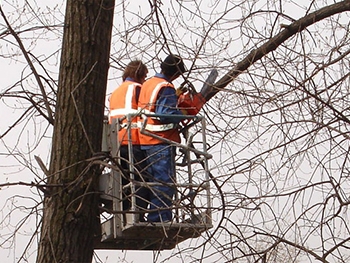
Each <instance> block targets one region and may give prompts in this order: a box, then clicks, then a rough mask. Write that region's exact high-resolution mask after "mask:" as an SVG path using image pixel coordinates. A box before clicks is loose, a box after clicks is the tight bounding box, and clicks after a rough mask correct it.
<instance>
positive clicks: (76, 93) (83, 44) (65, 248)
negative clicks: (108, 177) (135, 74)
mask: <svg viewBox="0 0 350 263" xmlns="http://www.w3.org/2000/svg"><path fill="white" fill-rule="evenodd" d="M113 12H114V0H67V7H66V16H65V28H64V35H63V46H62V55H61V65H60V75H59V87H58V94H57V102H56V111H55V124H54V134H53V141H52V152H51V162H50V169H49V176H48V178H47V183H48V185H49V187H48V188H47V195H46V197H45V199H44V207H43V208H44V211H43V220H42V229H41V237H40V243H39V250H38V256H37V262H38V263H44V262H49V263H52V262H70V263H72V262H79V263H82V262H91V260H92V255H93V243H94V238H96V233H97V232H98V229H99V212H98V198H97V197H98V195H97V193H96V192H97V191H96V190H97V182H98V167H96V166H95V165H92V160H91V157H92V156H93V155H94V153H96V152H99V151H100V145H101V137H102V121H103V114H104V104H105V93H106V84H107V73H108V67H109V52H110V43H111V31H112V24H113ZM52 185H57V186H56V187H52Z"/></svg>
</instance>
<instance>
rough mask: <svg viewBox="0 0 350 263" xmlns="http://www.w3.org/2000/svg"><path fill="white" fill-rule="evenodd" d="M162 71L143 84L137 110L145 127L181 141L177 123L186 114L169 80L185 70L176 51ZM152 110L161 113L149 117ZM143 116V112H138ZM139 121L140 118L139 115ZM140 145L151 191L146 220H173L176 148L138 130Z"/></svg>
mask: <svg viewBox="0 0 350 263" xmlns="http://www.w3.org/2000/svg"><path fill="white" fill-rule="evenodd" d="M160 67H161V73H157V74H156V75H155V76H154V77H152V78H150V79H148V80H147V81H145V82H144V83H143V85H142V89H141V93H140V98H139V103H138V106H139V110H140V111H142V112H143V113H145V114H150V116H149V117H147V124H146V125H145V130H146V131H147V132H150V133H152V134H155V135H156V136H159V137H161V138H164V139H167V140H171V141H174V142H180V135H179V127H178V124H179V122H180V121H181V120H183V119H185V118H186V117H185V116H184V115H183V113H182V112H181V110H179V109H178V108H177V103H178V102H177V100H178V97H177V95H176V90H175V87H174V85H173V84H172V81H174V80H175V79H177V78H178V77H179V76H180V75H181V74H183V73H184V72H186V68H185V65H184V62H183V60H182V59H181V57H180V56H178V55H172V54H171V55H169V56H167V57H166V58H165V60H164V61H163V62H162V63H161V65H160ZM152 114H160V115H163V116H159V115H158V116H156V117H152V116H151V115H152ZM141 116H142V115H141ZM140 121H143V120H142V119H141V120H140ZM139 139H140V144H141V149H142V150H143V151H144V152H145V155H146V156H147V164H148V168H147V171H148V174H149V175H150V179H149V180H150V182H153V183H155V184H153V185H152V187H151V191H150V210H149V213H148V216H147V221H149V222H167V221H170V220H172V212H171V208H170V207H171V205H172V199H173V197H174V194H175V191H176V188H175V185H174V184H175V154H176V152H175V151H176V148H175V146H173V145H171V143H168V142H165V141H163V140H162V139H159V138H154V137H152V136H150V135H146V134H142V133H140V136H139Z"/></svg>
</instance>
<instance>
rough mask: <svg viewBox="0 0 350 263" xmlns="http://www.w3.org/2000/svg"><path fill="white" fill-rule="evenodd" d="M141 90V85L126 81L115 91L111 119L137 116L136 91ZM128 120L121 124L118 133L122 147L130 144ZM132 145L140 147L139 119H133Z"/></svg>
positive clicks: (110, 105) (110, 103)
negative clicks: (131, 115)
mask: <svg viewBox="0 0 350 263" xmlns="http://www.w3.org/2000/svg"><path fill="white" fill-rule="evenodd" d="M140 88H141V84H139V83H136V82H133V81H124V82H123V83H122V84H121V85H120V86H119V87H118V88H117V89H115V90H114V91H113V93H112V95H111V97H110V100H109V109H110V111H109V117H110V120H111V119H112V118H122V117H124V116H125V115H126V114H137V101H136V90H137V89H140ZM127 128H128V127H127V119H125V120H123V121H122V123H121V129H120V131H119V133H118V140H119V142H120V144H121V145H127V144H128V141H129V140H128V133H127ZM130 128H131V143H132V144H135V145H139V144H140V141H139V133H138V128H137V117H136V116H134V117H132V119H131V127H130Z"/></svg>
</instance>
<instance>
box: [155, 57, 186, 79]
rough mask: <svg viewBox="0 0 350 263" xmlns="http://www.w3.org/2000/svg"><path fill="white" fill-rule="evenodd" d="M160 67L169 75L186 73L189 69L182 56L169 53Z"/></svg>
mask: <svg viewBox="0 0 350 263" xmlns="http://www.w3.org/2000/svg"><path fill="white" fill-rule="evenodd" d="M160 68H161V69H162V71H163V72H164V73H165V74H167V75H171V76H172V75H175V74H176V73H180V74H181V73H185V72H186V71H187V70H186V68H185V64H184V62H183V61H182V58H181V57H180V56H178V55H173V54H171V55H169V56H167V57H166V58H165V59H164V61H163V62H162V63H161V64H160Z"/></svg>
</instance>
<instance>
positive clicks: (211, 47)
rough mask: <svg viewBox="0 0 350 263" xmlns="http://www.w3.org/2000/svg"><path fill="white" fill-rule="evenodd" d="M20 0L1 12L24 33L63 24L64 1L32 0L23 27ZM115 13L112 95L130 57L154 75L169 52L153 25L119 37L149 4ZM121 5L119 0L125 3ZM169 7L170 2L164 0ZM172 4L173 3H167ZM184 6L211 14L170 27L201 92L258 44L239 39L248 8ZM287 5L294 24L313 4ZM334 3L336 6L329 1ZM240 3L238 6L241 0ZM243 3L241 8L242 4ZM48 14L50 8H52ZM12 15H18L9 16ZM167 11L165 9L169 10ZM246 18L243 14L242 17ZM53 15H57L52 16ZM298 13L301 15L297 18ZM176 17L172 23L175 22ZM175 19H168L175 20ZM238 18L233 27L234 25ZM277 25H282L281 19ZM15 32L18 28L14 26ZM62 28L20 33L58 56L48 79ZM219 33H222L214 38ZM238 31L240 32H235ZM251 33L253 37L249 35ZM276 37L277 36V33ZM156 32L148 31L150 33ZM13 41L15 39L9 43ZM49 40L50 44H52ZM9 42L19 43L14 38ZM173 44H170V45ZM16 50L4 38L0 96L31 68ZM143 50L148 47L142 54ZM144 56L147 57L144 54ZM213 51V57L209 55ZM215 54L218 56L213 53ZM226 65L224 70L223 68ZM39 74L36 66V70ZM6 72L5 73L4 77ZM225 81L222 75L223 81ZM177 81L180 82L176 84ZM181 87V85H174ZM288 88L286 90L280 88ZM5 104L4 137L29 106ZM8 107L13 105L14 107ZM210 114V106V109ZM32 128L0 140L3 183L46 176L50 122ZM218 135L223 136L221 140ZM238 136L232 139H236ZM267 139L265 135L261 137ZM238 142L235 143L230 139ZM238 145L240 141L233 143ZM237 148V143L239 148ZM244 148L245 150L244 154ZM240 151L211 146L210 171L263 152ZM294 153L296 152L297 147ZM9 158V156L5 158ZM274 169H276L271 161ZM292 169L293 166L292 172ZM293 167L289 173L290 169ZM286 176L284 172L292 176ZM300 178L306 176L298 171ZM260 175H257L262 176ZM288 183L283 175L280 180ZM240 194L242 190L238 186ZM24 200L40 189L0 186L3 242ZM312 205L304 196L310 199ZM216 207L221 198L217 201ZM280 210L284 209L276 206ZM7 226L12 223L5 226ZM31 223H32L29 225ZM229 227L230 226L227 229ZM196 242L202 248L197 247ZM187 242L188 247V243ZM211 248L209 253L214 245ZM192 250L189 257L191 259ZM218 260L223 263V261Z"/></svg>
mask: <svg viewBox="0 0 350 263" xmlns="http://www.w3.org/2000/svg"><path fill="white" fill-rule="evenodd" d="M23 2H25V1H4V0H3V1H2V8H3V10H4V12H5V13H6V12H8V13H9V14H11V15H10V17H9V20H11V21H12V22H13V25H14V26H17V27H18V26H19V25H20V28H21V29H26V28H28V27H30V26H34V25H35V24H36V23H39V22H38V20H41V21H44V19H45V20H46V21H44V23H47V24H53V23H58V22H59V21H62V20H63V15H64V7H65V5H64V3H63V1H58V0H50V1H45V0H36V1H28V2H29V3H31V5H33V6H34V7H35V6H40V9H41V11H42V13H39V14H37V15H38V16H37V17H33V18H32V19H31V21H32V23H33V24H30V25H29V24H21V20H23V21H26V20H27V17H21V16H19V17H16V12H14V11H15V10H16V7H17V6H22V4H23ZM116 2H117V6H116V16H115V24H114V32H113V34H114V40H113V43H114V44H113V46H112V49H111V54H112V61H111V70H110V76H109V82H108V87H107V94H110V93H111V92H112V91H113V89H114V88H115V87H117V86H118V85H119V84H120V83H121V74H122V70H123V68H124V65H125V64H126V63H128V62H129V61H130V60H131V59H135V58H138V59H142V60H143V61H144V62H146V63H147V65H148V67H149V74H148V76H149V77H150V76H152V75H153V74H154V73H155V72H157V71H158V69H159V60H161V59H163V58H164V57H165V55H166V53H165V52H164V51H162V52H160V53H159V54H158V51H159V50H160V49H161V47H160V43H159V44H155V45H153V44H151V41H152V39H151V40H150V39H147V34H146V32H147V30H153V28H152V26H151V25H149V24H148V27H145V29H143V30H144V31H142V32H141V31H140V32H139V33H138V31H136V32H133V33H132V34H131V35H127V36H126V35H123V36H120V34H118V32H120V31H121V32H122V31H124V28H128V29H131V28H133V26H135V25H137V24H138V23H139V21H140V18H145V17H146V16H147V15H148V14H149V11H150V9H149V4H148V1H137V2H136V1H123V2H122V1H118V0H117V1H116ZM121 2H122V3H121ZM163 2H165V1H163ZM171 2H173V3H174V2H175V1H170V3H171ZM182 2H183V3H184V5H186V6H188V7H191V6H192V7H193V6H194V5H195V3H192V2H196V3H197V4H198V5H200V6H201V14H200V15H201V16H203V17H206V20H205V21H206V22H208V24H205V22H203V21H201V20H199V19H197V18H196V17H195V16H193V15H191V14H190V13H188V12H186V10H185V9H182V13H181V15H182V16H183V17H182V19H183V21H185V22H186V25H180V27H178V25H170V27H171V28H179V30H178V31H177V32H176V34H174V36H171V35H170V34H169V39H171V38H172V37H174V42H179V43H181V45H178V48H179V49H178V50H174V49H175V48H174V46H172V47H171V49H172V51H173V52H174V53H179V54H180V55H181V56H182V57H183V58H184V59H185V64H186V66H187V67H188V68H191V67H192V63H194V65H195V69H194V70H193V73H194V74H192V75H191V76H190V79H191V78H192V79H191V80H192V81H193V83H194V84H195V86H196V88H197V89H199V88H200V87H201V85H202V83H201V81H203V80H204V79H205V78H206V76H207V74H208V72H209V71H210V69H211V68H213V67H217V68H219V69H220V75H222V74H224V73H226V68H230V67H232V64H233V63H234V62H237V61H239V59H242V58H243V57H244V56H245V55H246V52H247V51H249V50H250V49H251V48H252V47H253V46H254V45H258V44H261V43H254V40H250V38H240V34H239V33H238V29H239V28H238V25H239V20H240V18H241V17H243V15H246V14H247V12H248V10H244V8H243V7H242V8H240V7H239V6H240V5H238V7H234V6H233V4H229V3H230V2H231V1H220V4H219V5H217V6H215V5H213V4H212V3H214V1H182ZM255 2H256V5H255V7H254V8H253V9H254V10H259V9H260V8H261V9H267V8H268V5H269V4H268V3H267V2H269V1H255ZM282 2H284V3H283V5H284V6H283V8H282V9H283V12H284V14H285V15H288V16H290V17H292V18H294V19H298V18H300V17H301V16H302V15H304V12H305V10H304V7H305V6H308V5H309V3H310V1H303V0H300V1H294V2H289V1H282ZM323 2H324V1H316V3H319V6H323V5H324V4H323ZM329 2H331V1H329ZM236 3H238V2H236ZM225 4H227V5H228V6H231V11H230V12H228V14H225V15H224V18H227V19H231V21H232V22H231V23H227V24H220V25H217V27H218V29H220V30H218V31H215V30H213V31H211V35H210V40H208V41H207V42H206V43H205V48H203V49H199V46H200V44H201V40H202V38H203V35H204V34H205V30H208V25H209V24H210V23H211V22H213V21H215V20H216V19H218V18H219V17H220V16H221V15H223V14H221V13H219V11H221V10H222V8H223V7H224V6H225ZM242 6H243V5H242ZM48 10H49V11H48ZM122 10H125V12H122ZM163 10H170V13H172V11H171V10H172V7H171V6H170V5H169V6H168V8H166V7H164V8H163ZM12 12H13V13H12ZM164 12H165V11H164ZM241 12H242V13H243V15H242V13H241ZM48 13H51V15H47V14H48ZM52 14H54V15H52ZM299 14H300V15H299ZM176 15H177V13H176V14H175V13H172V16H176ZM172 19H173V18H172ZM172 19H170V20H171V21H173V20H172ZM233 21H235V22H233ZM279 22H280V21H279ZM282 22H284V23H286V24H288V23H289V21H287V20H286V21H282ZM3 25H4V23H3V20H2V19H0V33H1V32H2V31H3ZM185 26H188V27H190V28H191V29H194V28H198V30H197V31H196V30H193V31H190V30H188V31H186V30H184V28H185ZM269 26H270V25H266V24H265V20H264V19H263V18H258V16H255V20H254V27H257V28H261V33H262V34H264V33H266V32H267V31H268V28H269ZM17 29H18V28H17ZM59 32H60V31H59V30H58V31H54V32H50V33H48V35H43V36H40V39H38V40H37V41H36V42H35V43H33V42H31V40H30V39H29V38H30V37H31V33H28V34H27V35H26V34H21V37H22V38H23V41H24V44H25V47H26V48H27V50H30V51H31V52H33V54H35V55H36V56H38V57H39V58H40V57H45V56H48V55H49V54H54V55H53V56H52V57H51V58H50V59H49V61H50V63H49V64H48V65H46V70H48V71H50V74H52V76H53V78H57V72H58V66H59V53H57V51H58V50H59V49H60V44H61V42H60V38H61V35H60V33H59ZM216 32H217V33H216ZM234 32H237V35H235V34H234ZM246 33H247V35H248V34H249V32H246ZM274 33H276V32H274ZM150 35H151V34H150ZM26 36H27V37H28V40H27V41H26V40H25V37H26ZM8 39H11V38H8ZM48 39H51V40H50V41H48ZM227 39H230V41H227ZM224 40H225V42H222V43H225V46H224V47H221V48H222V49H220V48H219V47H220V45H221V42H220V41H224ZM11 41H13V42H14V41H15V40H14V39H13V38H12V40H11ZM137 42H140V43H141V44H140V45H135V44H134V43H137ZM170 43H171V42H170ZM185 45H186V46H187V47H188V49H185V48H184V46H185ZM13 48H14V45H13V44H12V43H10V42H7V43H6V42H4V41H1V40H0V72H3V74H2V76H3V77H2V81H1V84H0V90H1V92H3V90H4V89H6V88H8V87H9V86H10V85H13V84H14V83H15V82H16V81H17V80H19V79H20V78H21V76H23V75H25V74H26V73H28V72H29V68H28V67H27V65H26V63H25V61H24V59H23V56H22V55H21V54H20V52H19V53H18V56H16V57H13V58H12V59H10V58H7V57H4V54H5V53H6V50H10V51H11V49H13ZM142 48H143V49H142ZM197 50H200V52H199V54H198V56H197V59H196V60H194V59H193V58H194V53H195V51H197ZM145 51H147V52H145ZM154 54H157V58H158V59H159V60H158V61H157V60H156V61H155V60H154V59H153V57H154ZM208 54H210V55H208ZM212 54H214V55H212ZM225 67H226V68H225ZM37 68H38V69H39V67H37ZM4 73H5V74H4ZM219 77H220V76H219ZM244 81H247V80H243V79H242V80H241V81H240V83H237V84H236V86H235V88H236V89H237V90H239V89H241V88H244ZM179 82H180V81H179ZM25 83H26V85H28V86H30V87H35V86H36V84H35V82H34V81H33V80H32V79H29V80H28V81H26V82H25ZM176 84H178V83H176ZM282 88H283V87H282ZM107 99H108V96H107V98H106V105H107ZM230 99H231V100H232V102H233V103H232V105H231V106H227V104H221V105H220V103H219V102H213V103H212V105H213V107H217V108H220V107H228V108H227V109H223V110H224V111H225V112H227V113H230V112H234V111H237V108H239V105H240V102H239V101H236V98H235V97H233V95H232V94H229V93H228V94H226V97H225V96H223V98H222V101H225V100H230ZM6 103H7V105H5V104H4V100H1V102H0V110H1V116H2V118H1V123H0V132H1V133H3V132H4V130H6V129H7V127H8V126H9V125H11V124H12V121H11V120H13V119H15V118H16V116H18V115H19V114H21V112H20V111H19V110H17V109H18V108H21V107H23V108H25V107H26V106H28V105H21V104H20V103H19V102H18V101H16V100H11V101H9V100H6ZM9 106H10V107H9ZM209 110H210V108H209ZM274 117H275V118H276V119H278V117H279V116H274ZM227 118H229V114H228V115H227ZM28 121H29V122H28V124H27V123H26V122H22V123H21V124H20V125H19V128H17V129H16V130H15V131H13V132H11V134H10V136H6V137H5V139H4V140H3V141H0V167H1V173H0V183H4V182H17V181H24V182H31V181H33V180H40V178H43V174H42V172H41V171H40V169H39V168H38V165H37V164H36V162H35V160H34V156H33V154H35V155H38V156H40V157H41V158H42V159H43V161H44V162H45V163H48V161H49V159H48V158H49V151H50V136H51V128H48V130H47V125H46V124H45V120H43V119H40V118H39V119H36V120H35V121H34V120H28ZM216 121H218V122H219V121H220V126H225V125H232V123H231V122H229V121H227V120H216ZM255 132H256V131H254V128H251V129H250V130H247V134H246V136H247V137H248V138H250V139H251V140H252V141H253V140H254V138H255V137H254V134H255ZM20 134H21V135H22V136H21V140H20V141H17V138H18V137H19V135H20ZM42 135H45V138H44V139H43V140H42V141H38V138H40V137H42ZM218 136H219V135H218ZM231 136H232V137H234V135H233V134H232V135H231ZM211 139H212V140H213V141H215V140H216V139H217V138H215V137H212V138H211ZM263 139H264V138H261V140H263ZM265 139H266V141H268V138H265ZM232 140H233V141H235V139H234V138H233V139H232ZM235 142H236V141H235ZM237 145H238V143H237ZM240 147H241V148H244V146H237V149H238V148H240ZM241 148H240V149H241ZM26 149H34V151H33V152H32V153H31V154H30V155H22V156H20V155H15V156H14V157H7V156H5V154H6V153H7V152H8V151H13V152H14V153H17V152H26V151H27V150H26ZM235 150H236V149H235V147H232V143H230V141H229V139H227V141H223V142H222V143H221V144H220V145H218V147H216V148H213V149H212V152H210V153H211V154H213V155H214V156H215V158H214V160H213V161H212V162H211V167H212V169H213V172H214V173H215V174H216V175H226V174H229V173H230V171H229V168H225V167H215V164H216V163H221V162H223V160H224V159H225V158H227V159H228V160H229V158H230V156H231V155H237V156H240V157H241V158H242V159H243V157H245V158H250V155H255V154H256V151H259V149H250V150H247V151H243V150H242V153H240V154H237V153H236V152H235ZM292 150H295V151H297V150H298V149H292ZM4 153H5V154H4ZM223 153H225V154H223ZM25 160H30V161H31V164H32V165H33V166H32V169H31V170H30V169H24V168H23V167H24V164H25V163H24V162H25ZM271 166H273V164H271ZM287 168H290V167H287ZM290 169H291V168H290ZM287 172H288V171H286V173H287ZM301 172H303V173H304V175H306V176H308V175H309V173H310V171H309V170H308V168H307V167H305V168H303V169H301ZM301 174H302V173H301ZM257 177H259V175H257ZM282 179H283V178H282ZM282 179H281V181H279V180H276V182H277V184H287V185H288V184H290V187H293V186H294V185H298V184H302V183H300V181H303V180H306V179H305V178H303V177H301V178H299V179H300V181H299V179H298V180H297V181H293V180H295V178H294V177H293V178H291V179H290V181H289V182H285V181H282ZM245 180H246V178H245V177H244V175H241V176H236V177H235V183H236V184H235V185H234V184H233V183H232V189H234V187H238V188H239V187H247V188H248V187H249V186H245V185H246V181H245ZM229 187H231V185H228V188H229ZM249 188H250V189H249V192H250V193H252V195H254V192H255V191H257V190H259V189H258V188H255V187H253V186H251V187H249ZM239 189H240V188H239ZM311 194H313V195H316V196H317V194H315V193H311ZM10 196H17V198H16V199H15V205H16V206H18V207H19V208H18V209H17V210H16V212H15V213H13V214H11V217H7V211H9V210H11V209H13V205H14V204H13V203H11V202H10V201H8V200H7V199H8V198H9V197H10ZM21 196H24V197H27V196H29V197H30V198H34V199H38V195H37V194H36V190H35V189H30V188H28V187H23V186H13V187H10V188H6V187H5V188H1V189H0V208H1V207H4V208H3V209H2V211H1V214H0V220H2V221H1V224H0V236H1V237H2V238H1V239H0V244H1V242H3V241H4V238H6V236H7V235H9V234H11V233H12V232H13V231H14V229H15V228H16V226H17V225H18V224H20V223H21V220H22V218H23V217H24V216H25V215H26V213H27V211H26V210H24V209H22V208H21V207H22V206H23V207H24V206H28V205H29V206H34V205H35V201H33V200H31V199H30V198H29V199H28V198H21ZM230 197H232V198H234V196H233V195H232V196H230V195H227V198H230ZM305 200H307V199H305ZM307 201H310V200H307ZM216 202H217V200H216ZM286 202H292V200H289V201H288V200H286ZM275 205H276V206H278V205H279V204H275ZM299 208H302V206H299ZM281 211H282V212H283V213H284V214H288V213H287V211H283V208H281ZM218 217H219V215H214V219H215V218H218ZM236 217H237V214H235V215H233V218H234V219H238V220H240V218H239V217H237V218H236ZM36 220H37V218H35V217H30V218H29V221H28V225H26V227H24V228H23V229H22V230H21V231H20V233H18V235H16V239H15V240H14V242H15V243H14V244H11V243H8V242H6V243H5V244H4V245H3V246H2V249H0V258H2V259H6V260H1V261H2V262H17V261H18V260H19V257H21V253H22V251H23V250H24V247H25V246H26V244H27V242H28V240H29V238H30V237H31V235H32V233H33V232H34V231H35V225H36V223H37V222H36ZM8 223H10V225H8ZM26 224H27V223H26ZM229 227H232V226H229ZM196 242H198V243H196ZM200 242H201V239H196V240H190V241H188V242H185V243H182V244H180V246H179V248H178V250H177V249H175V250H174V251H164V252H161V253H160V255H154V254H153V253H152V252H131V251H124V252H123V251H98V252H96V254H97V255H98V257H99V258H100V260H97V259H96V261H94V262H106V263H110V262H114V263H115V262H139V261H140V260H142V261H143V262H153V261H154V260H158V261H162V260H164V261H166V259H167V258H168V257H170V256H171V255H173V254H176V253H178V252H179V250H185V249H186V248H189V247H192V246H194V244H200ZM189 243H190V244H191V245H189ZM214 247H215V246H213V247H212V248H214ZM35 249H36V247H35V242H34V245H33V246H32V248H31V249H30V250H29V251H30V253H32V254H31V255H26V258H29V262H34V258H35V253H36V252H35ZM191 253H192V252H191V251H189V253H187V254H188V255H191ZM196 256H198V257H200V251H199V252H198V253H197V255H196ZM179 260H181V259H179V258H173V259H170V260H169V261H166V262H180V261H179ZM213 260H214V257H209V258H208V260H207V261H206V260H204V261H203V262H213ZM218 260H219V259H218ZM20 262H25V261H24V260H20Z"/></svg>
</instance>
